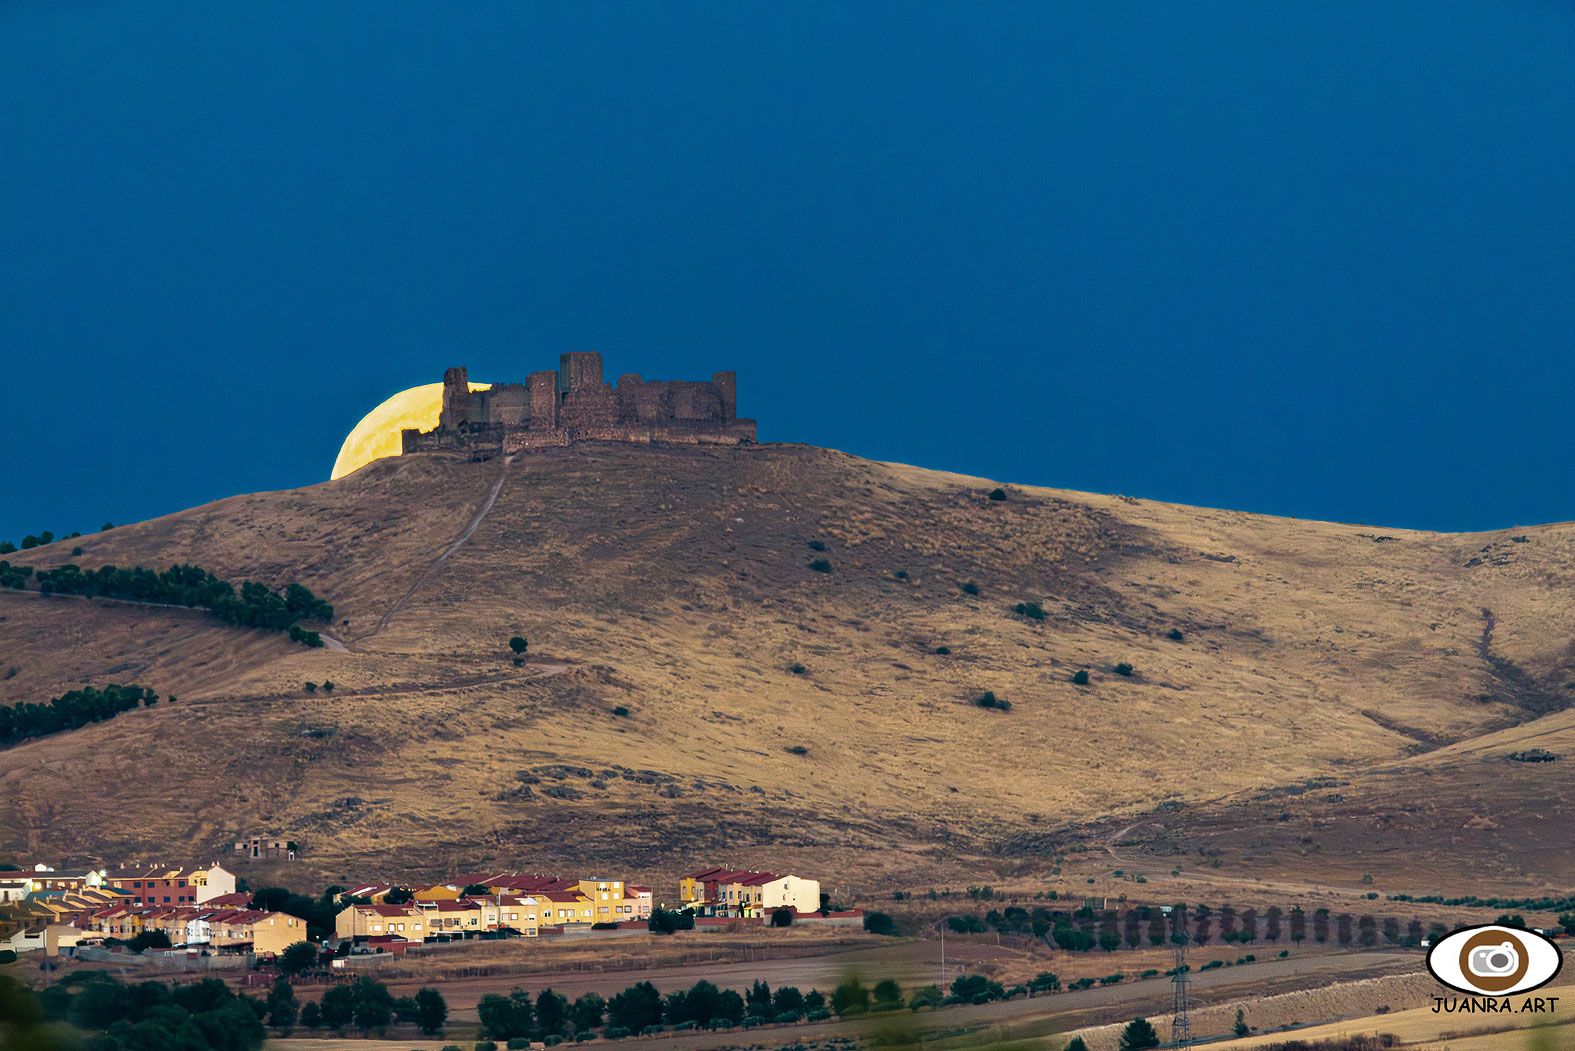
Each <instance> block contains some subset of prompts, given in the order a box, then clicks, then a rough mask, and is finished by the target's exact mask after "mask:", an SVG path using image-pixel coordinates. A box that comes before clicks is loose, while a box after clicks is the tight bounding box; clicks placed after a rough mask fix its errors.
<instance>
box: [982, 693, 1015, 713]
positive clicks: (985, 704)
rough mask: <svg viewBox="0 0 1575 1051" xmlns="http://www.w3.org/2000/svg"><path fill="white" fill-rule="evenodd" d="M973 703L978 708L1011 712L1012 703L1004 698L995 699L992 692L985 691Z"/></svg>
mask: <svg viewBox="0 0 1575 1051" xmlns="http://www.w3.org/2000/svg"><path fill="white" fill-rule="evenodd" d="M973 703H974V704H976V705H978V706H979V707H980V708H994V709H995V710H996V711H998V712H1009V711H1011V710H1012V702H1011V701H1008V700H1007V699H1006V698H1004V697H997V696H996V695H995V692H994V691H993V690H985V691H984V692H983V693H981V694H980V695H979V697H978V699H976V700H975V701H974V702H973Z"/></svg>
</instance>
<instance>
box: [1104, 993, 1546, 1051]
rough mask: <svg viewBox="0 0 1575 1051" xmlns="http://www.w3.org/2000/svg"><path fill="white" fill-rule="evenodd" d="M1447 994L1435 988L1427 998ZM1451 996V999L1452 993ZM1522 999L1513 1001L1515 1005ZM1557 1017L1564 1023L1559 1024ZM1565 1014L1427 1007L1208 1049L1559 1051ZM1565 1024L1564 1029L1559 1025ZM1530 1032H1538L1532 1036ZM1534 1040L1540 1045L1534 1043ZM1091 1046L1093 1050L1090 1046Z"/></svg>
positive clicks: (1264, 1034) (1234, 1050)
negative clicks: (1386, 1039)
mask: <svg viewBox="0 0 1575 1051" xmlns="http://www.w3.org/2000/svg"><path fill="white" fill-rule="evenodd" d="M1444 991H1446V990H1442V989H1437V988H1435V989H1434V990H1433V992H1432V994H1430V995H1437V994H1438V993H1440V992H1444ZM1572 994H1575V985H1563V986H1552V987H1549V988H1545V989H1538V990H1537V991H1536V992H1535V993H1532V994H1530V995H1532V996H1542V997H1555V996H1556V997H1558V998H1559V1000H1560V1006H1561V1007H1562V1006H1563V1005H1564V1004H1568V1003H1570V1002H1571V1000H1570V997H1571V995H1572ZM1451 995H1453V994H1451ZM1524 998H1525V997H1524V995H1522V996H1516V997H1511V999H1512V1000H1514V1001H1515V1004H1516V1006H1517V1007H1518V1006H1520V1002H1521V1001H1522V1000H1523V999H1524ZM1561 1016H1563V1018H1562V1019H1561ZM1567 1019H1568V1016H1567V1015H1565V1014H1564V1012H1563V1011H1557V1010H1556V1011H1553V1012H1546V1011H1543V1012H1536V1011H1531V1012H1525V1013H1518V1012H1517V1013H1513V1014H1497V1013H1495V1014H1469V1015H1462V1014H1445V1013H1443V1012H1439V1013H1436V1014H1435V1013H1434V1012H1433V1009H1432V1006H1431V1003H1430V1004H1429V1005H1428V1006H1426V1007H1416V1008H1412V1009H1410V1010H1405V1011H1395V1012H1392V1013H1386V1014H1381V1015H1380V1014H1369V1015H1365V1016H1363V1017H1360V1018H1351V1019H1347V1020H1344V1021H1340V1022H1330V1023H1327V1024H1325V1025H1318V1026H1309V1027H1307V1028H1305V1029H1298V1030H1295V1031H1294V1032H1281V1033H1261V1034H1257V1035H1254V1036H1249V1037H1244V1038H1242V1039H1238V1040H1226V1041H1224V1042H1222V1043H1219V1044H1213V1045H1210V1046H1212V1047H1217V1048H1219V1049H1220V1051H1249V1049H1253V1048H1266V1047H1271V1046H1273V1045H1275V1044H1283V1043H1285V1042H1286V1041H1289V1040H1305V1041H1309V1042H1311V1041H1318V1040H1338V1039H1341V1038H1346V1037H1353V1036H1369V1037H1376V1036H1381V1035H1383V1034H1386V1033H1387V1034H1389V1035H1391V1036H1393V1037H1394V1038H1395V1040H1396V1041H1398V1042H1399V1043H1400V1045H1402V1046H1404V1047H1408V1048H1445V1047H1447V1048H1451V1049H1455V1051H1459V1049H1469V1051H1489V1049H1493V1051H1496V1049H1499V1048H1514V1049H1517V1051H1519V1049H1527V1051H1530V1049H1533V1048H1538V1047H1541V1048H1546V1049H1547V1051H1555V1049H1559V1048H1570V1047H1575V1026H1571V1025H1570V1024H1569V1022H1568V1021H1567ZM1561 1021H1563V1022H1564V1024H1562V1025H1560V1024H1559V1023H1560V1022H1561ZM1533 1030H1536V1033H1535V1036H1534V1035H1533V1032H1532V1031H1533ZM1534 1041H1540V1043H1539V1042H1534ZM1091 1046H1092V1045H1091Z"/></svg>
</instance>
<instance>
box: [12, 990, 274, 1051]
mask: <svg viewBox="0 0 1575 1051" xmlns="http://www.w3.org/2000/svg"><path fill="white" fill-rule="evenodd" d="M0 1002H3V1003H4V1004H5V1005H6V1008H7V1011H6V1016H7V1021H8V1023H9V1024H8V1025H7V1026H6V1028H7V1029H8V1030H10V1031H11V1035H12V1036H13V1037H14V1038H15V1039H16V1041H17V1044H16V1046H18V1047H75V1046H78V1040H77V1039H75V1037H77V1035H78V1033H77V1032H75V1031H83V1030H85V1031H87V1032H89V1033H92V1034H93V1035H92V1037H91V1038H90V1039H89V1040H87V1041H86V1044H85V1046H87V1047H89V1048H91V1049H92V1051H146V1049H150V1048H181V1049H182V1051H207V1049H213V1051H256V1049H257V1048H260V1047H262V1045H263V1041H264V1040H265V1039H266V1038H267V1031H266V1030H265V1029H264V1028H263V1023H262V1017H261V1016H262V1015H263V1014H264V1013H265V1012H266V1007H265V1006H264V1005H263V1004H262V1003H261V1002H259V1001H254V1000H250V999H248V998H247V997H244V996H237V995H236V994H235V993H233V992H231V991H230V988H229V986H227V985H225V983H224V982H222V981H220V980H219V979H217V978H208V979H204V980H203V981H200V982H196V983H194V984H191V985H166V984H164V983H162V982H139V983H137V984H135V985H130V984H127V983H125V982H122V981H121V980H120V979H118V978H115V977H113V976H112V975H108V974H105V973H103V972H85V973H80V974H74V975H70V976H68V977H66V978H63V979H61V980H60V981H59V982H58V983H57V984H55V985H52V986H50V987H49V988H47V989H45V990H43V992H41V993H34V992H33V991H32V990H31V989H29V988H27V987H26V986H24V985H22V983H21V982H18V981H17V980H15V979H14V978H11V977H9V976H0ZM6 1046H11V1045H10V1044H9V1043H8V1044H7V1045H6Z"/></svg>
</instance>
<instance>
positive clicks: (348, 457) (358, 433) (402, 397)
mask: <svg viewBox="0 0 1575 1051" xmlns="http://www.w3.org/2000/svg"><path fill="white" fill-rule="evenodd" d="M490 386H492V384H490V383H472V384H471V385H470V389H471V390H486V389H487V388H488V387H490ZM442 411H443V384H441V383H427V384H424V385H422V386H420V387H411V388H410V389H409V390H402V391H400V392H399V393H398V394H396V395H394V396H393V397H392V398H389V399H388V400H387V401H385V402H383V404H381V405H379V406H378V407H377V408H375V409H373V410H372V411H371V412H369V413H367V414H366V415H365V416H363V417H361V422H360V423H358V424H356V425H355V427H354V429H353V430H351V431H350V433H349V435H348V436H346V438H345V442H344V444H343V445H341V446H340V447H339V457H338V458H337V459H336V460H334V470H333V473H332V474H330V475H329V476H328V477H329V479H330V480H332V479H335V478H343V477H344V476H345V475H347V474H349V473H350V472H351V471H358V470H360V469H361V468H363V467H365V466H366V465H367V464H369V463H371V462H372V461H373V460H381V459H382V458H383V457H385V456H398V455H399V451H400V437H399V432H400V431H403V430H406V429H407V428H412V427H413V428H415V429H416V430H421V431H430V430H431V429H432V428H434V427H436V426H437V424H438V416H439V414H441V413H442Z"/></svg>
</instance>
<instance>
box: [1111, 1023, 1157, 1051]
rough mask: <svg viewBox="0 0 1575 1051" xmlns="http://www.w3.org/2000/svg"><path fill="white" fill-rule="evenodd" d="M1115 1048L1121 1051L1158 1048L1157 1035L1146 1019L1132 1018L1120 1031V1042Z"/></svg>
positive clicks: (1140, 1050) (1141, 1050)
mask: <svg viewBox="0 0 1575 1051" xmlns="http://www.w3.org/2000/svg"><path fill="white" fill-rule="evenodd" d="M1117 1046H1118V1047H1120V1048H1121V1051H1143V1049H1144V1048H1149V1047H1158V1046H1159V1034H1158V1033H1156V1032H1155V1031H1154V1027H1153V1025H1151V1024H1150V1023H1149V1020H1148V1019H1146V1018H1134V1019H1132V1021H1130V1022H1128V1023H1127V1027H1126V1028H1125V1029H1123V1030H1122V1031H1121V1040H1120V1043H1119V1044H1118V1045H1117Z"/></svg>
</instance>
